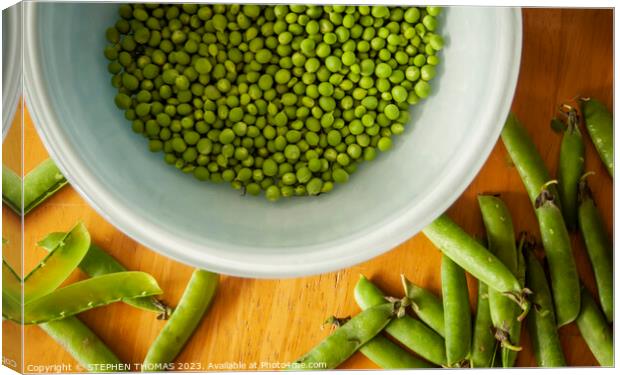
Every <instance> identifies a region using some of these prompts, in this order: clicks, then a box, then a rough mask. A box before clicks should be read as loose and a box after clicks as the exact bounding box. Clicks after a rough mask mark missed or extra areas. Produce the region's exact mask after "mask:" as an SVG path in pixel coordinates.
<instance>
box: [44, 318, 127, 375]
mask: <svg viewBox="0 0 620 375" xmlns="http://www.w3.org/2000/svg"><path fill="white" fill-rule="evenodd" d="M39 327H40V328H41V329H42V330H43V331H45V333H47V334H48V335H49V336H50V337H51V338H53V339H54V341H56V342H57V343H58V344H60V345H61V346H62V347H63V348H64V349H65V350H66V351H67V352H69V354H71V356H72V357H73V358H75V360H76V361H77V362H78V363H79V364H80V366H82V367H84V369H85V370H86V371H89V372H118V369H119V368H122V367H121V366H122V364H123V362H121V360H120V359H118V357H116V355H115V354H114V353H113V352H112V351H111V350H110V348H108V347H107V346H106V344H104V343H103V341H101V339H100V338H99V337H97V335H96V334H95V333H94V332H93V331H91V330H90V328H88V327H87V326H86V325H85V324H84V323H82V321H81V320H79V319H78V318H76V317H74V316H71V317H68V318H65V319H60V320H56V321H53V322H48V323H43V324H40V325H39Z"/></svg>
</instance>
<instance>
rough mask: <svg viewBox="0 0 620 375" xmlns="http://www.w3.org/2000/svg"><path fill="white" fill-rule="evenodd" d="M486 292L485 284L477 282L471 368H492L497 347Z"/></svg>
mask: <svg viewBox="0 0 620 375" xmlns="http://www.w3.org/2000/svg"><path fill="white" fill-rule="evenodd" d="M488 290H489V289H488V287H487V285H486V284H484V283H482V282H480V281H479V282H478V302H477V306H476V318H475V322H474V333H473V339H472V348H471V355H470V363H471V367H474V368H486V367H494V364H495V362H496V355H497V347H498V346H499V343H498V342H497V340H495V336H494V335H493V321H492V320H491V310H490V309H489V293H488ZM498 362H499V361H498Z"/></svg>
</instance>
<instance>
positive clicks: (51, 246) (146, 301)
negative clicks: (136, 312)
mask: <svg viewBox="0 0 620 375" xmlns="http://www.w3.org/2000/svg"><path fill="white" fill-rule="evenodd" d="M64 236H66V233H63V232H54V233H50V234H49V235H47V236H46V237H45V238H44V239H43V240H41V241H39V242H38V243H37V245H39V246H41V247H42V248H44V249H45V250H47V251H54V250H55V249H56V248H57V247H58V245H59V244H60V243H61V241H62V238H63V237H64ZM78 267H79V268H80V270H82V272H84V273H85V274H87V275H88V276H90V277H95V276H100V275H105V274H109V273H116V272H125V271H127V269H126V268H125V267H123V265H122V264H120V263H119V262H118V261H117V260H116V259H114V257H113V256H111V255H110V254H108V253H107V252H106V251H104V250H103V249H101V248H100V247H99V246H97V245H95V244H93V243H91V244H90V247H89V249H88V252H87V253H86V255H84V258H82V261H81V262H80V264H79V265H78ZM123 302H124V303H126V304H128V305H131V306H133V307H136V308H139V309H142V310H146V311H153V312H156V313H159V314H160V315H159V317H160V318H162V319H168V316H170V313H171V309H170V308H169V307H168V306H166V305H165V304H164V303H163V302H161V301H159V300H158V299H157V298H155V297H139V298H130V299H126V300H123Z"/></svg>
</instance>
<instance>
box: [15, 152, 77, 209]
mask: <svg viewBox="0 0 620 375" xmlns="http://www.w3.org/2000/svg"><path fill="white" fill-rule="evenodd" d="M66 184H67V179H66V178H65V176H63V175H62V173H61V172H60V169H58V167H57V166H56V164H55V163H54V161H52V159H47V160H45V161H44V162H42V163H41V164H39V165H37V166H36V167H35V168H34V169H33V170H32V171H31V172H30V173H28V174H27V175H26V176H25V177H24V214H27V213H28V212H29V211H31V210H32V209H33V208H35V207H36V206H38V205H39V204H41V203H42V202H43V201H44V200H46V199H47V198H49V197H50V196H52V195H53V194H54V193H55V192H57V191H58V190H60V189H61V188H62V187H63V186H65V185H66Z"/></svg>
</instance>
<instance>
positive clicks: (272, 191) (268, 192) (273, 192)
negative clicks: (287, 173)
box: [265, 185, 281, 202]
mask: <svg viewBox="0 0 620 375" xmlns="http://www.w3.org/2000/svg"><path fill="white" fill-rule="evenodd" d="M280 197H281V194H280V188H278V187H277V186H275V185H271V186H269V187H267V189H265V198H267V200H269V201H271V202H275V201H277V200H279V199H280Z"/></svg>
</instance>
